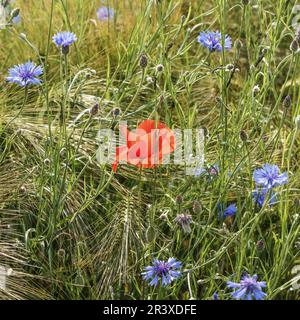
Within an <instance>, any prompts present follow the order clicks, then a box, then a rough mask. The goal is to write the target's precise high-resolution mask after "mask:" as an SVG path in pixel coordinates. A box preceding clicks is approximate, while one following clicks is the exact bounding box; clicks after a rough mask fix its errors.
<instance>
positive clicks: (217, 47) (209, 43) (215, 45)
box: [198, 31, 232, 52]
mask: <svg viewBox="0 0 300 320" xmlns="http://www.w3.org/2000/svg"><path fill="white" fill-rule="evenodd" d="M198 42H199V43H201V44H202V45H203V46H204V47H206V48H208V49H209V51H210V52H214V51H219V52H221V51H223V50H230V49H231V48H232V41H231V38H230V37H229V36H228V35H227V34H226V35H225V38H224V47H223V42H222V34H221V32H219V31H216V32H213V31H206V32H201V33H200V35H199V37H198Z"/></svg>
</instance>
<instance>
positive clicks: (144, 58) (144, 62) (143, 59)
mask: <svg viewBox="0 0 300 320" xmlns="http://www.w3.org/2000/svg"><path fill="white" fill-rule="evenodd" d="M147 66H148V58H147V56H146V55H145V54H144V53H143V54H142V55H141V57H140V67H141V68H142V69H146V68H147Z"/></svg>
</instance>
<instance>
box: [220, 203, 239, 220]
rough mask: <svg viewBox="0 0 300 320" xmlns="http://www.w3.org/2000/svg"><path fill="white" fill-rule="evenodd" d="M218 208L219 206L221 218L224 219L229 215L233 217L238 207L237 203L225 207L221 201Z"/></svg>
mask: <svg viewBox="0 0 300 320" xmlns="http://www.w3.org/2000/svg"><path fill="white" fill-rule="evenodd" d="M218 208H219V218H220V219H222V218H224V219H226V218H227V217H233V216H235V215H236V213H237V207H236V205H235V204H231V205H230V206H229V207H228V208H226V209H224V205H222V204H220V203H219V204H218Z"/></svg>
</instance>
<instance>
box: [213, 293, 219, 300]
mask: <svg viewBox="0 0 300 320" xmlns="http://www.w3.org/2000/svg"><path fill="white" fill-rule="evenodd" d="M213 300H219V295H218V293H217V292H215V293H214V294H213Z"/></svg>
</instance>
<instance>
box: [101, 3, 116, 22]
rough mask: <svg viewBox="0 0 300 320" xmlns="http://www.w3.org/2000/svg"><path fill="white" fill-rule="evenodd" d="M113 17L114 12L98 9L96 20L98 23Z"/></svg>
mask: <svg viewBox="0 0 300 320" xmlns="http://www.w3.org/2000/svg"><path fill="white" fill-rule="evenodd" d="M114 15H115V11H114V10H113V9H111V8H108V7H105V6H103V7H100V8H99V9H98V10H97V18H98V20H99V21H106V20H111V19H112V18H113V17H114Z"/></svg>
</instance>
